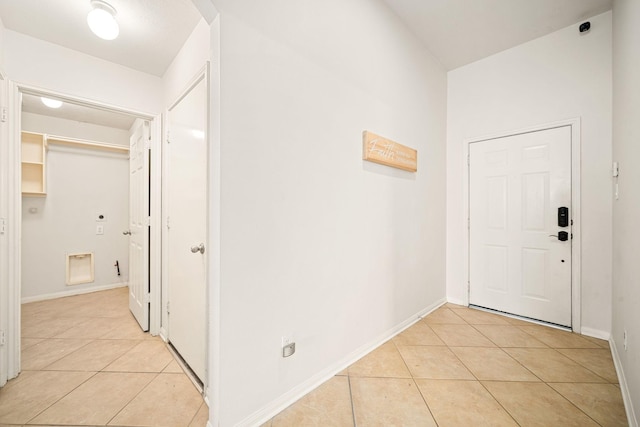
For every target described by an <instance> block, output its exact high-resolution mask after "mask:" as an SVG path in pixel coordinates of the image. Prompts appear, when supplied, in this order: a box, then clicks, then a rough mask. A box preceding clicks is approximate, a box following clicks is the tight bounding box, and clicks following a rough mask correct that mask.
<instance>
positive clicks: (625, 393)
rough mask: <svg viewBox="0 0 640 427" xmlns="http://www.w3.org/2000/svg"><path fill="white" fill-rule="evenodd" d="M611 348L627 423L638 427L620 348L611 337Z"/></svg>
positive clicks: (631, 426)
mask: <svg viewBox="0 0 640 427" xmlns="http://www.w3.org/2000/svg"><path fill="white" fill-rule="evenodd" d="M609 347H611V356H612V357H613V364H614V366H615V368H616V373H617V374H618V382H619V383H620V392H621V393H622V400H623V401H624V410H625V412H626V413H627V421H629V427H638V419H637V418H636V415H635V411H634V408H633V400H632V399H631V394H630V393H629V386H628V384H627V379H626V377H625V375H624V370H623V369H622V361H621V360H620V354H619V353H618V348H617V346H616V343H615V341H614V339H613V337H611V338H610V339H609Z"/></svg>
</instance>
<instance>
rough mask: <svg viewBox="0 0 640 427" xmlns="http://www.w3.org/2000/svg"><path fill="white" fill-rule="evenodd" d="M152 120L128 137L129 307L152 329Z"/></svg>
mask: <svg viewBox="0 0 640 427" xmlns="http://www.w3.org/2000/svg"><path fill="white" fill-rule="evenodd" d="M149 135H150V133H149V122H146V121H142V120H139V121H138V124H137V127H136V128H135V130H134V133H133V135H131V138H130V140H129V142H130V147H129V148H130V151H129V172H130V175H129V212H130V214H129V230H127V231H126V232H125V233H127V232H128V233H130V234H129V309H130V310H131V313H133V315H134V316H135V318H136V320H137V321H138V323H140V327H141V328H142V330H144V331H148V330H149V150H148V149H147V147H148V144H149Z"/></svg>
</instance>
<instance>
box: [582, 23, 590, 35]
mask: <svg viewBox="0 0 640 427" xmlns="http://www.w3.org/2000/svg"><path fill="white" fill-rule="evenodd" d="M590 29H591V22H589V21H587V22H583V23H582V24H580V32H581V33H586V32H587V31H589V30H590Z"/></svg>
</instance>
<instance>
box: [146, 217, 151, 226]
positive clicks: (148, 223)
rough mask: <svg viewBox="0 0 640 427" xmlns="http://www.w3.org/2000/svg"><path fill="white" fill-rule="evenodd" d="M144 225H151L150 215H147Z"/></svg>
mask: <svg viewBox="0 0 640 427" xmlns="http://www.w3.org/2000/svg"><path fill="white" fill-rule="evenodd" d="M146 226H147V227H151V217H150V216H148V217H147V221H146Z"/></svg>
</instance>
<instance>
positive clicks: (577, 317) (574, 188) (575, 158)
mask: <svg viewBox="0 0 640 427" xmlns="http://www.w3.org/2000/svg"><path fill="white" fill-rule="evenodd" d="M565 126H569V127H571V207H572V212H571V219H572V220H573V225H572V228H571V230H572V233H573V238H572V239H571V329H572V330H573V331H574V332H577V333H581V330H582V322H581V319H582V314H581V313H582V310H581V301H582V299H581V289H582V282H581V275H580V273H581V271H582V268H581V260H582V255H581V247H582V243H581V241H582V239H581V235H582V233H581V224H582V223H581V221H580V176H581V171H580V154H581V149H580V148H581V134H580V117H576V118H572V119H567V120H561V121H557V122H551V123H546V124H541V125H534V126H529V127H525V128H520V129H516V130H511V131H503V132H496V133H491V134H488V135H484V136H479V137H475V138H468V139H465V140H464V142H463V162H464V167H463V168H462V169H463V171H464V175H463V180H462V182H463V186H464V188H463V196H464V212H465V215H464V225H463V238H464V245H465V246H464V248H463V254H464V255H463V256H464V262H463V268H464V269H465V277H466V278H467V292H466V301H465V304H466V305H469V294H470V283H471V280H470V262H471V252H470V251H471V249H470V240H469V239H470V235H469V224H470V223H469V218H470V209H469V205H470V201H469V198H470V196H471V194H470V192H469V188H470V185H469V146H470V145H471V144H473V143H477V142H483V141H488V140H492V139H498V138H505V137H509V136H515V135H521V134H525V133H533V132H540V131H545V130H549V129H555V128H560V127H565Z"/></svg>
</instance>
